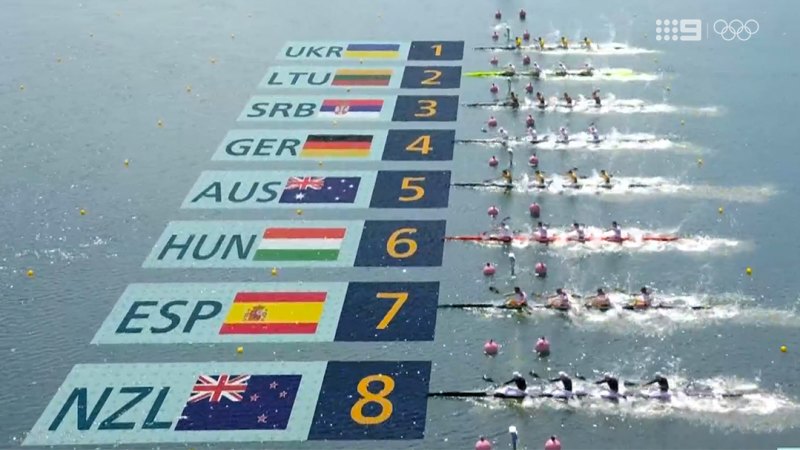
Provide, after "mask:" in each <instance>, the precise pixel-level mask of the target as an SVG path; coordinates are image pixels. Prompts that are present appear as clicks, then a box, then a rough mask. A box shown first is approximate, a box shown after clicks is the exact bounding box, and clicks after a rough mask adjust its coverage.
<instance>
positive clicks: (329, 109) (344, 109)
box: [318, 99, 383, 119]
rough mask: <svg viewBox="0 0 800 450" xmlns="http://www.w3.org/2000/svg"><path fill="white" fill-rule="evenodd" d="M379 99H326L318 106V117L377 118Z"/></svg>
mask: <svg viewBox="0 0 800 450" xmlns="http://www.w3.org/2000/svg"><path fill="white" fill-rule="evenodd" d="M382 109H383V100H380V99H326V100H323V101H322V106H320V108H319V114H318V116H319V117H331V118H340V117H341V118H347V119H358V118H361V119H377V118H379V117H380V116H381V110H382Z"/></svg>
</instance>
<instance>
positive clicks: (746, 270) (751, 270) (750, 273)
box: [744, 267, 753, 275]
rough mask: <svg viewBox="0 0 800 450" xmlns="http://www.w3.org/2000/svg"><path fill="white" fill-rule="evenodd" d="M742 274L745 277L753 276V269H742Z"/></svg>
mask: <svg viewBox="0 0 800 450" xmlns="http://www.w3.org/2000/svg"><path fill="white" fill-rule="evenodd" d="M744 273H746V274H747V275H753V269H752V268H750V267H748V268H747V269H744Z"/></svg>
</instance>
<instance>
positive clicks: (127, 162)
mask: <svg viewBox="0 0 800 450" xmlns="http://www.w3.org/2000/svg"><path fill="white" fill-rule="evenodd" d="M130 163H131V162H130V161H128V160H127V159H126V160H125V161H122V164H125V167H128V164H130Z"/></svg>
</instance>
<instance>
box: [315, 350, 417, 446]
mask: <svg viewBox="0 0 800 450" xmlns="http://www.w3.org/2000/svg"><path fill="white" fill-rule="evenodd" d="M430 373H431V363H430V362H429V361H403V362H394V361H392V362H383V361H376V362H334V361H331V362H330V363H328V367H327V370H326V372H325V380H324V381H323V383H322V389H321V390H320V395H319V403H318V405H317V411H316V413H315V414H314V422H313V424H312V425H311V430H310V432H309V435H308V439H309V440H362V439H370V440H378V439H403V440H406V439H422V438H423V437H424V435H425V418H426V415H427V409H428V408H427V401H428V399H427V395H428V385H429V383H430Z"/></svg>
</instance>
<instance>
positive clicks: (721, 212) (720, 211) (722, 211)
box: [717, 206, 725, 214]
mask: <svg viewBox="0 0 800 450" xmlns="http://www.w3.org/2000/svg"><path fill="white" fill-rule="evenodd" d="M717 212H718V213H720V214H723V213H725V209H724V208H723V207H722V206H720V207H719V209H718V210H717Z"/></svg>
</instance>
